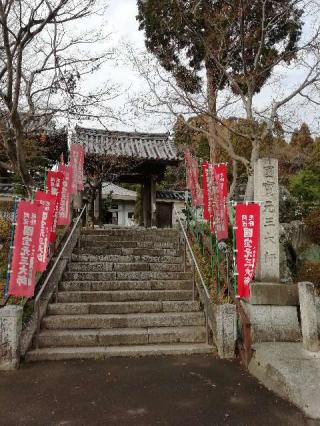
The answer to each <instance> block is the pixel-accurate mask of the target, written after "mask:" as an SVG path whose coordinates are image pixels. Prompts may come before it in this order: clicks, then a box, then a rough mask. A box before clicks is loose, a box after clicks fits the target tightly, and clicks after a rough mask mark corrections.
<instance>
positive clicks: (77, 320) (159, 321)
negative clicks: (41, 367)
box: [42, 312, 205, 329]
mask: <svg viewBox="0 0 320 426" xmlns="http://www.w3.org/2000/svg"><path fill="white" fill-rule="evenodd" d="M196 325H197V326H200V325H205V318H204V314H203V312H179V313H177V312H165V313H144V314H142V313H139V314H108V315H107V314H91V315H48V316H46V317H44V318H43V320H42V328H43V329H81V328H85V329H89V328H91V329H92V328H145V327H182V326H196Z"/></svg>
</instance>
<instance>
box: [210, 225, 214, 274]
mask: <svg viewBox="0 0 320 426" xmlns="http://www.w3.org/2000/svg"><path fill="white" fill-rule="evenodd" d="M210 267H211V275H212V277H213V276H214V257H213V241H212V234H211V233H210Z"/></svg>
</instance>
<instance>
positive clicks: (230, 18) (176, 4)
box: [137, 0, 302, 93]
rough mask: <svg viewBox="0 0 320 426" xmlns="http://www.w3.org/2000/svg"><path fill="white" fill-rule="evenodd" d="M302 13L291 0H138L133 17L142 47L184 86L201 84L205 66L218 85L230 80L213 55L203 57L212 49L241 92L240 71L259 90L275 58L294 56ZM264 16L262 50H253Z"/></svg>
mask: <svg viewBox="0 0 320 426" xmlns="http://www.w3.org/2000/svg"><path fill="white" fill-rule="evenodd" d="M301 15H302V11H301V10H299V9H298V7H297V6H296V2H295V1H294V0H286V1H282V2H274V1H272V0H267V1H266V7H265V8H263V7H262V4H261V1H260V0H250V1H249V0H245V1H234V2H226V1H224V0H217V1H215V2H212V1H211V0H204V1H201V2H199V1H198V0H191V1H188V2H186V1H170V0H163V1H159V0H138V16H137V19H138V21H139V24H140V26H139V29H140V30H144V32H145V44H146V47H147V49H148V50H149V51H150V52H152V53H153V54H154V55H155V56H157V58H158V59H159V61H160V63H161V65H162V66H163V67H164V68H165V69H166V70H167V71H168V72H170V73H172V74H173V75H174V77H175V79H176V81H177V83H178V85H179V86H180V87H181V88H182V89H183V90H185V91H187V92H190V93H195V92H198V91H199V90H200V88H201V85H202V83H203V82H202V75H201V71H202V70H203V68H206V69H207V71H208V70H210V74H211V75H213V76H214V79H215V81H216V86H217V88H218V89H223V87H224V86H225V85H227V84H229V82H228V80H227V79H226V78H225V75H224V73H223V72H222V71H221V69H220V67H219V66H218V65H217V63H216V61H214V60H210V59H208V58H210V56H212V55H214V56H215V58H217V60H218V61H219V62H220V64H223V66H225V67H226V68H229V70H230V73H231V76H232V78H233V79H234V80H235V81H236V82H237V84H238V85H239V86H240V87H241V89H242V90H243V91H244V92H246V90H247V88H246V86H245V85H246V82H245V78H244V77H245V76H246V77H248V76H250V75H252V77H254V78H252V79H250V78H249V80H250V84H251V89H253V91H254V92H259V90H260V89H261V87H262V86H263V85H264V83H265V82H266V80H267V79H268V78H269V77H270V75H271V72H272V68H273V67H272V66H270V65H271V64H276V63H278V62H279V61H280V60H285V61H286V62H289V61H290V59H292V57H293V56H294V53H295V48H296V45H297V42H298V41H299V39H300V36H301V28H302V21H301ZM263 17H264V21H265V25H264V31H265V34H264V37H263V40H264V43H263V52H261V53H262V54H260V55H257V53H258V52H260V51H261V39H262V36H261V22H262V20H263ZM256 57H258V58H259V60H258V63H255V58H256ZM244 58H245V61H246V67H245V75H244V71H243V68H244V67H243V60H244ZM252 82H254V87H252V84H253V83H252ZM232 89H233V90H234V89H235V87H232Z"/></svg>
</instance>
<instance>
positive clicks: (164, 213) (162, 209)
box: [156, 203, 172, 228]
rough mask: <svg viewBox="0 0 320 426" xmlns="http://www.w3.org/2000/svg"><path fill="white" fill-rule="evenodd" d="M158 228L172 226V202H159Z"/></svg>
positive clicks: (157, 213)
mask: <svg viewBox="0 0 320 426" xmlns="http://www.w3.org/2000/svg"><path fill="white" fill-rule="evenodd" d="M156 215H157V228H171V227H172V203H157V212H156Z"/></svg>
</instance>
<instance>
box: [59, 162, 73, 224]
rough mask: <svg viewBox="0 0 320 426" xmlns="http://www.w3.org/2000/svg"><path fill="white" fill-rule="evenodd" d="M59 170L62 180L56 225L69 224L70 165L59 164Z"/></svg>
mask: <svg viewBox="0 0 320 426" xmlns="http://www.w3.org/2000/svg"><path fill="white" fill-rule="evenodd" d="M58 170H59V172H61V173H63V176H64V178H63V182H62V189H61V200H60V207H59V215H58V222H57V225H69V224H70V203H71V191H72V167H71V166H69V165H66V164H60V165H59V168H58Z"/></svg>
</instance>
